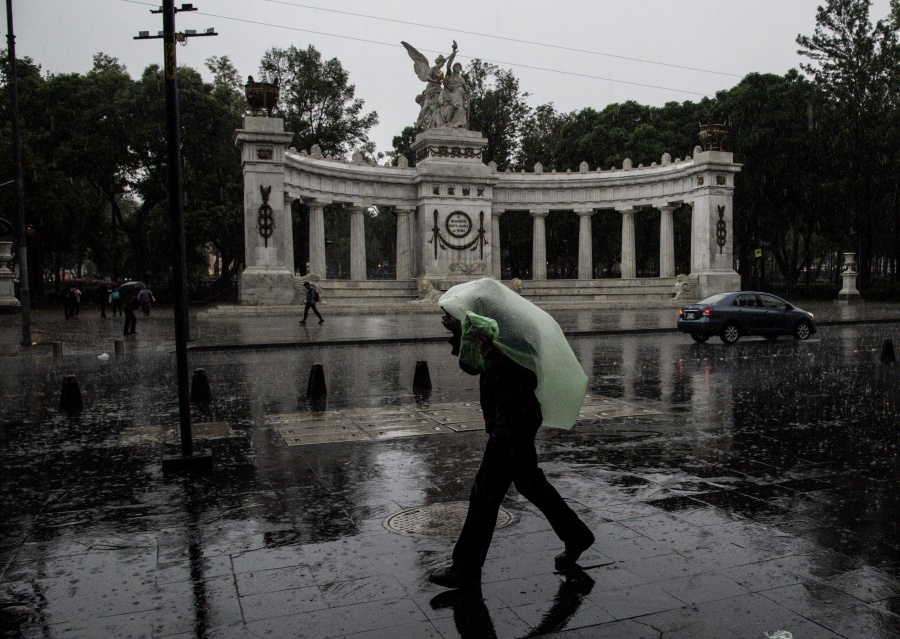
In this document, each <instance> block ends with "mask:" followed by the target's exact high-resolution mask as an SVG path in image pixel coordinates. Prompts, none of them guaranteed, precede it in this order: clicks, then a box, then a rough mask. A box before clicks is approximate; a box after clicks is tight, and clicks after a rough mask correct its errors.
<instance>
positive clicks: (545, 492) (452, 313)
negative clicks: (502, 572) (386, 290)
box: [429, 280, 594, 588]
mask: <svg viewBox="0 0 900 639" xmlns="http://www.w3.org/2000/svg"><path fill="white" fill-rule="evenodd" d="M439 304H440V306H441V308H443V309H444V311H446V312H447V314H446V315H444V317H443V318H442V322H443V324H444V326H445V327H446V328H447V329H448V330H450V331H451V332H452V333H453V336H452V337H451V338H450V344H451V345H452V347H453V354H454V355H458V356H459V365H460V368H462V370H463V371H465V372H467V373H469V374H471V375H480V380H479V386H480V393H481V408H482V411H483V413H484V422H485V430H486V431H487V435H488V440H487V445H486V447H485V451H484V457H483V459H482V462H481V466H480V468H479V469H478V473H477V475H476V476H475V482H474V485H473V486H472V491H471V493H470V496H469V510H468V513H467V515H466V521H465V524H464V525H463V529H462V532H461V533H460V536H459V539H458V540H457V542H456V546H455V547H454V549H453V563H452V565H451V566H449V567H448V568H444V569H441V570H437V571H435V572H433V573H431V574H430V575H429V579H430V580H431V581H432V582H433V583H436V584H438V585H440V586H444V587H446V588H467V587H468V588H477V587H479V586H480V584H481V568H482V566H483V565H484V561H485V558H486V556H487V552H488V548H489V547H490V544H491V539H492V537H493V534H494V526H495V525H496V523H497V513H498V511H499V509H500V504H501V502H502V501H503V498H504V496H505V495H506V492H507V491H508V490H509V486H510V484H515V486H516V490H518V491H519V493H520V494H522V496H524V497H525V498H526V499H528V500H529V501H530V502H531V503H533V504H534V505H535V506H537V507H538V509H539V510H540V511H541V512H542V513H543V514H544V516H545V517H546V518H547V520H548V521H549V523H550V525H551V527H552V528H553V531H554V532H555V533H556V534H557V536H558V537H559V538H560V539H561V540H562V541H563V543H564V544H565V550H564V551H563V552H561V553H560V554H558V555H557V556H556V560H555V561H556V566H557V568H560V569H566V568H571V567H573V566H575V562H576V561H577V560H578V558H579V557H580V556H581V554H582V553H583V552H584V551H585V550H587V549H588V548H590V546H591V544H593V543H594V535H593V534H592V533H591V531H590V530H589V529H588V527H587V526H586V525H585V524H584V522H582V521H581V519H579V517H578V515H577V514H575V512H574V511H573V510H572V509H571V508H570V507H569V506H568V504H566V502H565V501H564V500H563V498H562V497H561V496H560V494H559V493H558V492H557V491H556V489H555V488H553V486H552V485H551V484H550V482H548V481H547V478H546V477H545V476H544V473H543V471H541V469H540V468H539V467H538V462H537V451H536V450H535V445H534V438H535V435H536V434H537V430H538V428H539V427H540V426H541V424H542V423H543V422H544V421H549V422H551V423H550V424H549V425H553V426H556V427H561V428H571V426H572V424H573V423H574V421H575V418H576V417H577V413H578V410H579V408H580V406H581V402H582V401H583V400H584V392H585V390H586V386H587V378H586V376H585V375H584V372H583V371H582V370H581V367H580V365H579V364H578V361H577V359H575V356H574V354H573V353H572V351H571V348H569V346H568V343H567V342H566V340H565V337H564V336H563V335H562V331H561V330H560V329H559V326H558V325H557V324H556V322H555V321H554V320H553V318H551V317H550V316H549V315H547V314H546V313H545V312H544V311H542V310H540V309H538V308H537V307H536V306H534V305H533V304H531V303H530V302H527V301H526V300H524V299H523V298H521V297H519V296H518V295H516V294H515V293H513V292H512V291H510V290H509V289H508V288H507V287H505V286H504V285H502V284H500V283H499V282H496V281H494V280H477V281H474V282H468V283H466V284H461V285H459V286H455V287H453V288H451V289H450V290H449V291H447V293H445V294H444V296H443V297H441V300H440V302H439ZM523 304H524V305H527V306H523ZM529 307H530V308H529ZM471 309H476V310H481V311H483V312H485V311H486V312H491V313H492V314H493V315H494V317H489V316H487V313H486V314H485V315H479V314H478V313H476V312H474V311H473V310H471ZM460 316H461V317H462V319H461V320H460V319H459V317H460ZM495 317H496V318H498V319H495ZM554 327H555V329H554ZM516 360H520V361H516ZM521 362H524V363H526V364H530V366H525V365H523V363H521ZM573 366H574V368H573ZM575 369H577V370H575ZM548 375H549V376H554V375H555V376H556V377H557V379H555V380H551V381H549V382H548V381H547V380H546V379H545V380H543V382H544V383H543V384H542V383H541V380H539V377H541V376H543V377H546V376H548ZM563 387H565V388H563ZM566 388H568V389H574V392H573V391H571V390H570V391H569V392H566ZM579 393H580V397H579ZM542 395H543V396H544V397H543V398H541V396H542ZM550 396H555V399H554V400H553V401H550V400H549V398H550ZM545 404H546V407H545V406H544V405H545ZM573 407H574V414H573V412H572V409H573ZM542 408H546V410H545V411H542ZM544 412H548V413H550V415H551V416H550V419H549V420H548V419H547V415H545V414H544Z"/></svg>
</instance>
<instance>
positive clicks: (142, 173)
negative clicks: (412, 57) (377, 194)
mask: <svg viewBox="0 0 900 639" xmlns="http://www.w3.org/2000/svg"><path fill="white" fill-rule="evenodd" d="M261 66H262V69H263V73H264V77H266V78H273V79H274V78H276V77H277V78H278V79H279V81H280V83H281V85H282V101H281V103H280V105H279V109H280V115H283V116H284V117H285V118H286V120H288V122H289V126H290V127H292V128H293V130H295V131H296V132H297V133H296V135H297V137H296V139H295V144H296V145H297V146H298V147H303V148H309V147H310V146H312V145H313V144H318V145H320V147H321V148H322V149H323V151H325V152H326V153H328V154H331V155H341V154H344V153H346V152H348V151H349V150H351V149H354V148H356V149H359V150H361V151H364V152H365V151H367V150H370V143H369V142H368V139H367V137H366V133H367V131H368V130H369V128H371V127H372V126H373V125H374V124H375V123H376V122H377V115H375V114H374V113H370V114H368V115H364V116H363V115H360V114H359V113H360V111H361V108H362V101H361V100H355V99H354V98H353V93H354V89H353V86H352V85H349V84H348V78H347V74H346V72H345V71H344V70H343V69H342V68H341V65H340V63H339V62H338V61H337V60H329V61H323V60H322V59H321V56H320V55H319V53H318V52H317V51H316V50H315V49H314V48H312V47H310V48H309V49H306V50H305V51H299V50H297V49H295V48H293V47H292V48H290V49H288V50H287V51H282V50H279V49H272V50H271V51H269V52H267V53H266V54H265V57H264V58H263V60H262V63H261ZM207 68H208V70H209V72H210V73H211V74H212V76H213V81H212V82H205V81H204V80H203V78H202V77H201V76H200V74H199V73H198V72H197V71H195V70H194V69H191V68H188V67H180V68H179V69H178V89H179V104H180V113H181V127H182V161H183V188H184V219H185V237H186V248H187V257H188V270H189V279H190V280H192V281H197V280H199V279H201V278H204V277H206V275H207V271H208V268H209V260H210V256H211V255H212V256H215V258H216V265H217V269H216V270H217V272H216V275H217V276H218V278H219V280H218V281H219V282H220V285H221V286H220V287H221V288H227V287H228V285H229V283H230V281H231V280H232V278H233V276H234V275H235V274H236V273H237V272H238V271H239V269H240V267H241V266H242V261H243V256H244V222H243V182H242V176H241V162H240V153H239V151H238V149H237V148H236V147H235V146H234V143H233V136H234V131H235V129H238V128H240V127H241V122H242V120H241V118H242V116H243V115H244V114H245V113H247V112H248V107H247V103H246V99H245V98H244V90H243V84H244V81H243V79H242V78H241V77H240V76H239V74H238V72H237V70H236V69H235V68H234V66H233V65H232V63H231V62H230V60H229V59H228V58H227V57H224V56H223V57H214V58H210V59H209V60H208V61H207ZM17 75H18V84H19V104H20V120H21V131H22V148H23V172H24V176H25V177H24V182H25V197H26V215H27V223H28V226H29V243H30V244H29V246H30V249H29V262H30V269H29V274H30V277H31V282H30V288H31V290H32V291H33V293H32V296H33V298H35V299H37V300H39V299H40V298H41V296H42V295H43V294H44V292H45V290H46V287H45V284H47V283H50V284H51V291H52V289H53V288H55V289H56V293H58V292H59V289H60V286H61V282H62V281H63V274H64V272H65V273H68V274H71V275H74V276H85V277H95V276H96V277H101V278H106V277H111V278H113V279H115V280H119V279H122V278H134V279H140V280H143V281H145V282H147V283H148V284H150V285H151V286H152V287H153V288H154V290H155V291H157V297H160V296H162V298H163V299H164V298H165V297H166V294H167V290H168V288H169V283H170V281H171V264H172V248H171V246H172V243H171V240H170V231H169V221H168V220H169V214H168V184H167V169H166V125H165V94H164V90H165V88H164V87H165V83H164V79H163V77H162V73H161V70H160V68H159V67H158V66H156V65H151V66H149V67H147V69H145V70H144V72H143V74H142V75H141V76H140V77H139V78H132V77H131V76H130V75H129V74H128V73H127V71H126V69H125V68H124V67H123V66H122V65H121V64H119V62H118V61H117V60H116V59H114V58H111V57H109V56H107V55H105V54H102V53H98V54H97V55H96V56H95V57H94V66H93V68H92V69H91V70H90V71H89V72H87V73H85V74H77V73H73V74H58V75H57V74H41V71H40V68H39V67H38V66H37V65H36V64H35V63H34V62H33V61H31V60H29V59H27V58H26V59H20V60H18V64H17ZM0 85H2V87H3V88H4V93H5V92H6V91H5V89H6V87H8V79H7V73H6V68H5V67H3V69H2V77H0ZM0 127H2V128H0V153H2V158H0V162H2V163H3V164H2V170H3V173H4V174H5V175H12V173H13V171H12V166H11V163H12V152H11V121H10V105H9V101H8V100H5V101H0ZM13 198H14V190H13V189H11V188H9V189H2V190H0V206H3V207H4V208H5V209H6V210H15V208H14V203H13ZM213 292H215V286H214V287H213Z"/></svg>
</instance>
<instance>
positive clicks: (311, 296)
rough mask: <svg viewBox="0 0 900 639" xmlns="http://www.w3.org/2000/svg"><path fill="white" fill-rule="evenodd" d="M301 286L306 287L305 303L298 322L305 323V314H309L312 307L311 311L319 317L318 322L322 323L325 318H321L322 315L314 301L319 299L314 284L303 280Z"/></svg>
mask: <svg viewBox="0 0 900 639" xmlns="http://www.w3.org/2000/svg"><path fill="white" fill-rule="evenodd" d="M303 286H304V287H306V305H305V306H304V307H303V319H302V320H300V323H301V324H306V316H307V315H309V309H312V312H313V313H315V314H316V317H318V318H319V324H323V323H324V322H325V320H324V319H322V315H321V314H320V313H319V310H318V309H317V308H316V302H318V301H319V291H317V290H316V289H315V287H314V286H311V285H310V283H309V282H303Z"/></svg>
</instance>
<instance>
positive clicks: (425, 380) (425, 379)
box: [413, 360, 431, 392]
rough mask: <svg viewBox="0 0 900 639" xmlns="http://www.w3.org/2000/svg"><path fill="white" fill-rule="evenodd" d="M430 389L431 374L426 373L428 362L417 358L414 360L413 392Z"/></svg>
mask: <svg viewBox="0 0 900 639" xmlns="http://www.w3.org/2000/svg"><path fill="white" fill-rule="evenodd" d="M430 390H431V375H429V373H428V362H426V361H424V360H419V361H418V362H416V372H415V375H413V392H417V391H430Z"/></svg>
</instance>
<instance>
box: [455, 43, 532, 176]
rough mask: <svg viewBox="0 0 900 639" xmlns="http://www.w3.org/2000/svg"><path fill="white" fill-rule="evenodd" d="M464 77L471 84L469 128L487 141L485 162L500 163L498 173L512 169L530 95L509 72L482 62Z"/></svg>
mask: <svg viewBox="0 0 900 639" xmlns="http://www.w3.org/2000/svg"><path fill="white" fill-rule="evenodd" d="M463 77H464V78H465V79H466V83H467V84H468V85H469V90H470V92H471V93H470V96H469V128H470V129H471V130H473V131H480V132H481V134H482V135H483V136H484V137H485V138H487V141H488V142H487V146H486V147H485V149H484V152H483V154H482V159H483V160H484V162H485V163H488V162H491V161H493V162H496V163H497V169H498V170H501V171H503V170H506V169H507V168H509V167H511V166H512V164H513V162H514V160H515V157H516V154H517V153H518V148H519V142H520V137H521V133H522V126H523V124H524V123H525V120H526V118H527V117H528V114H529V112H530V110H531V109H530V107H529V106H528V103H527V102H526V101H525V98H527V97H528V94H527V93H522V92H521V91H520V90H519V80H518V78H516V76H515V75H513V72H512V71H510V70H508V69H501V68H499V67H497V66H496V65H493V64H490V63H488V62H482V61H481V60H479V59H477V58H476V59H475V60H472V61H471V62H470V63H469V66H468V68H467V69H466V71H465V73H463Z"/></svg>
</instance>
